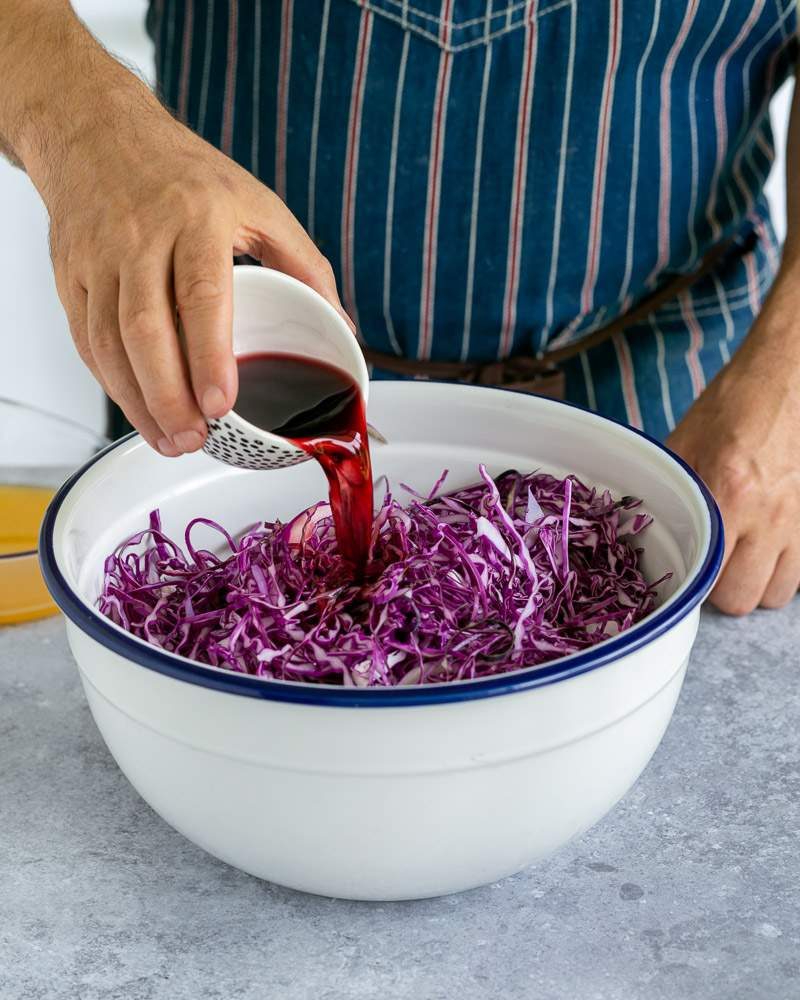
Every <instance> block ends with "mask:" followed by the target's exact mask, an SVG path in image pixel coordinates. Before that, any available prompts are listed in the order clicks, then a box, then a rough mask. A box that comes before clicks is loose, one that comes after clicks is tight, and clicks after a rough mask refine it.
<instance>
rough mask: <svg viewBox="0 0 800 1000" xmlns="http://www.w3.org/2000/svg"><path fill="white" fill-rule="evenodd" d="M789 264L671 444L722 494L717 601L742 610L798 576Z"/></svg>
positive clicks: (799, 485)
mask: <svg viewBox="0 0 800 1000" xmlns="http://www.w3.org/2000/svg"><path fill="white" fill-rule="evenodd" d="M797 273H798V270H797V268H796V266H794V265H793V263H792V262H791V261H789V260H787V259H786V257H785V258H784V266H783V268H782V271H781V275H780V277H779V278H778V280H777V282H776V284H775V286H774V288H773V291H772V293H771V294H770V297H769V299H768V300H767V303H766V305H765V307H764V310H763V312H762V313H761V316H760V317H759V319H758V320H757V322H756V323H755V325H754V327H753V329H752V331H751V332H750V334H749V335H748V337H747V340H746V341H745V342H744V344H742V346H741V348H740V349H739V351H738V352H737V353H736V355H735V356H734V358H733V360H732V361H731V363H730V365H729V366H728V367H727V368H725V369H723V371H721V372H720V373H719V375H717V377H716V378H715V379H714V381H713V382H711V384H710V385H709V386H708V388H707V389H706V390H705V392H704V393H703V394H702V395H701V396H700V398H699V399H698V400H697V402H696V403H695V404H694V405H693V406H692V408H691V409H690V410H689V412H688V413H687V414H686V416H685V417H684V419H683V421H682V422H681V423H680V424H679V425H678V427H677V428H676V429H675V431H674V433H673V434H672V436H671V437H670V439H669V440H668V442H667V444H668V445H669V446H670V447H671V448H673V449H674V450H675V451H676V452H677V453H678V454H679V455H681V456H682V457H683V458H684V459H685V460H686V461H687V462H689V464H690V465H691V466H692V467H693V468H694V469H696V470H697V472H698V473H699V474H700V476H701V477H702V478H703V479H704V480H705V482H706V483H707V485H708V487H709V488H710V489H711V491H712V493H713V494H714V496H715V497H716V499H717V502H718V503H719V506H720V510H721V511H722V518H723V521H724V524H725V561H724V563H723V570H722V575H721V576H720V578H719V582H718V583H717V585H716V587H715V589H714V592H713V593H712V595H711V601H712V603H713V604H715V605H716V606H717V607H718V608H720V610H722V611H725V612H727V613H729V614H734V615H743V614H747V613H748V612H750V611H752V610H753V609H754V608H755V607H757V606H758V605H759V604H760V605H762V606H763V607H768V608H776V607H780V606H782V605H784V604H786V603H787V602H788V601H790V600H791V599H792V598H793V597H794V595H795V594H796V593H797V590H798V586H800V530H799V526H800V281H799V280H798V277H797Z"/></svg>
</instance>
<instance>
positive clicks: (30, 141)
mask: <svg viewBox="0 0 800 1000" xmlns="http://www.w3.org/2000/svg"><path fill="white" fill-rule="evenodd" d="M0 80H2V81H3V85H2V89H0V150H1V151H2V152H4V153H5V154H6V155H7V156H8V157H9V158H10V159H12V160H13V161H14V162H16V163H17V164H18V165H21V166H23V167H24V168H25V169H26V170H27V171H28V173H29V175H30V176H31V179H32V180H33V182H34V184H36V186H37V187H38V188H39V189H40V191H43V189H44V188H46V187H47V185H48V184H49V182H50V180H51V178H52V174H53V172H54V170H57V168H58V166H59V164H60V163H61V162H63V159H64V157H65V155H66V154H67V151H68V149H69V147H70V145H71V141H72V140H73V139H74V138H75V137H76V136H78V135H80V133H81V132H82V131H84V130H85V129H87V128H89V127H91V126H92V124H93V122H94V121H95V120H96V119H97V117H98V116H100V115H102V114H103V111H102V110H101V107H100V104H101V102H99V101H98V98H99V97H100V96H102V97H103V98H104V99H107V100H104V101H103V102H102V103H103V104H105V106H106V107H107V108H109V107H111V106H114V105H115V104H117V101H116V98H117V97H118V96H119V95H123V100H125V101H127V102H130V101H131V100H141V101H153V102H154V103H155V99H154V98H152V97H151V96H150V94H149V92H148V91H147V88H146V87H145V86H144V85H143V84H142V83H141V82H140V81H139V80H137V78H136V77H135V76H134V75H133V74H132V73H130V72H129V71H128V70H127V69H125V68H124V67H123V66H122V65H120V63H118V62H117V61H116V60H115V59H113V58H112V57H111V56H110V55H109V54H108V53H107V52H106V51H105V50H104V49H103V48H102V46H101V45H99V44H98V43H97V41H95V39H94V38H93V37H92V36H91V34H90V33H89V32H88V31H87V30H86V29H85V28H84V26H83V25H82V24H81V22H80V21H79V20H78V18H77V16H76V15H75V13H74V11H73V9H72V6H71V5H70V3H69V2H68V0H0ZM105 113H106V114H108V113H109V112H108V111H106V112H105Z"/></svg>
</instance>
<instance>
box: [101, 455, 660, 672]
mask: <svg viewBox="0 0 800 1000" xmlns="http://www.w3.org/2000/svg"><path fill="white" fill-rule="evenodd" d="M480 475H481V481H480V482H479V483H476V484H475V485H473V486H469V487H467V488H465V489H460V490H456V491H455V492H452V493H449V494H444V495H440V496H435V495H434V494H435V493H436V491H437V490H438V489H439V487H440V486H441V484H442V482H443V480H444V476H443V477H442V479H440V480H439V482H438V483H437V484H436V486H435V487H434V490H433V491H432V493H431V495H430V496H429V497H427V498H426V497H421V496H417V495H416V494H414V499H413V500H412V502H411V503H410V505H402V504H400V503H399V502H398V501H397V500H395V499H394V498H393V497H392V495H391V493H388V492H387V494H386V496H385V497H384V499H383V502H382V504H381V506H380V509H379V510H378V511H377V514H376V516H375V522H374V526H373V535H372V548H371V557H370V562H369V565H368V567H367V573H366V576H365V578H364V580H362V581H361V582H360V583H356V582H354V581H353V580H352V578H351V574H350V571H349V569H348V567H347V565H346V564H345V563H344V562H343V560H342V559H341V558H340V556H339V554H338V551H337V545H336V537H335V534H334V528H333V521H332V519H331V515H330V508H329V507H328V504H327V503H320V504H317V505H316V506H314V507H312V508H311V509H310V510H308V511H305V512H303V513H302V514H300V515H298V516H297V517H296V518H294V519H293V520H291V521H289V522H288V523H286V524H282V523H281V522H279V521H276V522H274V523H269V522H266V523H263V524H259V525H258V526H256V527H254V528H252V529H251V530H249V531H247V532H246V533H245V534H244V535H243V536H242V537H241V538H239V539H238V540H236V539H234V538H232V537H231V536H230V535H229V534H228V533H227V532H226V531H225V530H224V528H222V527H220V526H219V525H217V524H216V523H215V522H213V521H209V520H207V519H206V518H195V519H194V520H193V521H191V522H190V524H189V525H188V526H187V528H186V532H185V548H184V549H181V548H180V547H179V546H178V545H177V544H176V543H175V542H174V541H172V540H171V539H170V538H168V537H167V536H166V535H165V534H164V532H163V531H162V529H161V520H160V517H159V513H158V511H153V512H152V513H151V515H150V527H149V528H148V529H146V530H144V531H141V532H139V533H138V534H136V535H134V536H133V537H132V538H129V539H128V540H127V541H125V542H123V543H122V545H120V546H119V548H118V549H117V550H116V551H115V552H114V553H113V554H112V555H110V556H109V557H108V559H107V560H106V563H105V578H104V583H103V590H102V594H101V596H100V598H99V601H98V606H99V609H100V611H101V612H102V613H103V614H104V615H107V616H108V617H109V618H110V619H111V620H112V621H113V622H116V624H117V625H120V626H121V627H122V628H124V629H126V630H127V631H128V632H131V633H132V634H133V635H136V636H139V637H140V638H142V639H145V640H146V641H147V642H149V643H151V644H152V645H154V646H158V647H159V648H161V649H164V650H167V651H169V652H172V653H178V654H180V655H181V656H185V657H188V658H189V659H191V660H197V661H199V662H201V663H205V664H209V665H211V666H213V667H221V668H224V669H226V670H234V671H238V672H241V673H247V674H254V675H257V676H260V677H266V678H274V679H280V680H289V681H305V682H315V683H323V684H335V685H346V686H359V687H368V686H391V685H398V684H430V683H438V682H442V681H456V680H471V679H473V678H480V677H488V676H491V675H493V674H500V673H505V672H507V671H510V670H517V669H519V668H521V667H532V666H536V665H539V664H542V663H547V662H548V661H550V660H553V659H555V658H557V657H560V656H564V655H566V654H568V653H573V652H576V651H578V650H582V649H586V648H587V647H589V646H593V645H595V644H596V643H598V642H601V641H602V640H603V639H606V638H608V637H609V636H612V635H616V634H617V633H618V632H621V631H623V630H625V629H627V628H630V626H631V625H633V624H634V623H636V622H637V621H639V620H640V619H641V618H643V617H644V616H645V615H647V614H648V613H649V612H650V611H652V610H653V608H654V606H655V598H656V588H657V587H658V585H659V583H661V582H662V580H663V579H666V577H664V578H662V580H659V581H657V582H656V583H653V584H650V583H648V582H647V580H646V579H645V578H644V576H643V575H642V572H641V570H640V568H639V561H640V555H641V552H642V549H641V548H636V547H635V546H634V541H633V540H634V538H635V536H636V535H637V534H638V533H639V532H640V531H642V529H643V528H645V527H646V526H647V525H648V524H649V523H650V521H651V518H650V516H649V515H648V514H645V513H641V512H639V511H638V508H639V507H640V505H641V501H640V500H638V499H636V498H633V497H623V498H622V499H620V500H615V499H614V498H613V497H612V496H611V494H610V493H609V492H607V491H598V490H595V489H592V488H590V487H588V486H585V485H584V484H583V483H582V482H580V480H578V479H577V478H576V477H575V476H568V477H567V478H566V479H558V478H555V477H553V476H551V475H547V474H545V473H541V472H535V473H530V474H527V475H523V474H521V473H519V472H515V471H509V472H505V473H503V474H502V475H500V476H498V477H497V478H496V479H492V478H491V477H490V476H489V474H488V473H487V472H486V470H485V468H484V467H483V466H481V467H480ZM406 489H407V488H406ZM409 492H413V491H409ZM197 525H206V526H208V527H210V528H213V529H215V530H216V531H218V532H219V534H220V536H221V543H224V546H225V548H226V550H227V551H226V554H224V555H217V554H215V553H214V552H211V551H209V550H207V549H200V548H195V546H194V545H193V544H192V532H193V529H194V528H195V527H196V526H197Z"/></svg>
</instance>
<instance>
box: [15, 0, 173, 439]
mask: <svg viewBox="0 0 800 1000" xmlns="http://www.w3.org/2000/svg"><path fill="white" fill-rule="evenodd" d="M73 6H74V7H75V9H76V10H77V11H78V13H79V15H80V16H81V17H82V18H83V19H84V20H85V21H86V23H87V24H88V25H89V27H90V28H91V30H92V31H93V32H94V34H95V35H96V36H97V37H98V38H99V39H100V40H101V41H102V42H103V44H104V45H106V47H107V48H109V49H110V50H111V51H112V52H115V53H118V54H119V55H120V56H122V57H123V58H124V59H125V61H126V62H128V63H129V64H131V63H132V64H134V65H135V66H136V67H138V68H139V70H140V72H141V73H142V75H144V76H145V77H146V78H148V79H152V76H153V65H152V63H153V57H152V46H151V45H150V40H149V39H148V37H147V35H146V34H145V30H144V16H145V10H146V7H147V3H146V0H113V3H110V2H109V0H73ZM0 219H1V220H2V225H1V226H0V302H2V303H3V317H2V325H0V343H1V344H2V351H1V352H0V396H9V397H11V398H12V399H17V400H22V401H24V402H28V403H34V404H37V405H39V406H44V407H46V408H47V409H49V410H52V411H53V412H55V413H60V414H63V415H64V416H68V417H72V418H73V419H75V420H79V421H80V422H81V423H84V424H86V425H87V426H89V427H92V428H94V429H95V430H99V431H102V430H103V429H104V426H105V407H104V401H103V395H102V393H101V391H100V389H99V388H98V386H97V384H96V382H95V381H94V379H93V378H92V377H91V375H89V373H88V372H87V371H86V369H85V368H84V367H83V365H82V364H81V362H80V360H79V358H78V356H77V354H76V353H75V349H74V348H73V346H72V340H71V338H70V335H69V327H68V326H67V322H66V319H65V318H64V314H63V313H62V311H61V304H60V302H59V300H58V296H57V295H56V289H55V284H54V282H53V274H52V270H51V267H50V256H49V252H48V247H47V214H46V212H45V210H44V207H43V205H42V203H41V201H40V200H39V196H38V195H37V193H36V191H35V190H34V188H33V185H32V184H31V183H30V181H29V180H28V178H27V177H26V175H25V174H24V173H23V172H22V171H21V170H17V169H15V168H14V167H12V166H11V165H10V164H9V163H7V162H6V161H5V160H3V159H2V158H1V157H0Z"/></svg>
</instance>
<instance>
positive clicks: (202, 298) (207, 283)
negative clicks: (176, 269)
mask: <svg viewBox="0 0 800 1000" xmlns="http://www.w3.org/2000/svg"><path fill="white" fill-rule="evenodd" d="M211 270H212V268H209V269H208V270H207V271H200V270H197V271H193V272H192V273H190V274H188V275H185V276H181V277H179V278H176V279H175V300H176V302H177V304H178V309H180V310H182V311H184V312H187V311H188V312H191V311H192V310H194V309H202V308H206V307H208V306H213V305H216V304H217V303H219V302H220V301H221V300H222V298H223V296H224V294H225V290H224V287H223V284H222V282H221V281H220V280H219V279H218V278H216V277H214V276H212V275H211V273H210V272H211Z"/></svg>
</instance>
